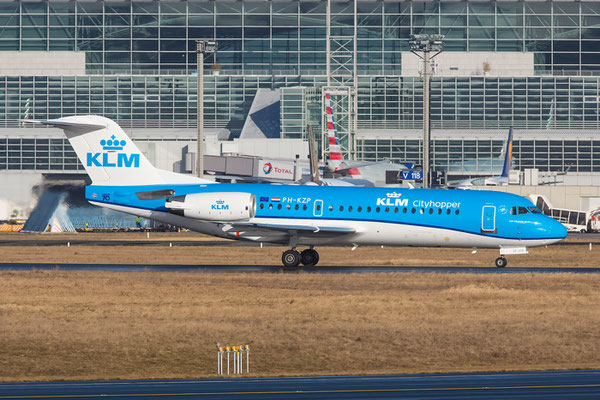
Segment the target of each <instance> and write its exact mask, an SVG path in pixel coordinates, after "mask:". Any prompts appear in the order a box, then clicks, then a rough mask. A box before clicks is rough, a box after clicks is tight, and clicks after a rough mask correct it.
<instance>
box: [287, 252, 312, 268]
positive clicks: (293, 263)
mask: <svg viewBox="0 0 600 400" xmlns="http://www.w3.org/2000/svg"><path fill="white" fill-rule="evenodd" d="M281 261H282V262H283V266H284V267H287V268H295V267H297V266H298V265H300V263H302V265H304V266H305V267H314V266H315V265H317V263H318V262H319V253H317V251H316V250H315V249H313V248H312V247H311V248H310V249H306V250H303V251H302V253H299V252H297V251H296V250H295V249H291V250H286V251H284V252H283V255H282V256H281Z"/></svg>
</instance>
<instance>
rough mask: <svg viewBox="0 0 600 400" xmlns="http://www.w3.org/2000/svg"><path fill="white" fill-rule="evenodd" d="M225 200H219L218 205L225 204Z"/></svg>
mask: <svg viewBox="0 0 600 400" xmlns="http://www.w3.org/2000/svg"><path fill="white" fill-rule="evenodd" d="M224 203H225V200H217V204H224Z"/></svg>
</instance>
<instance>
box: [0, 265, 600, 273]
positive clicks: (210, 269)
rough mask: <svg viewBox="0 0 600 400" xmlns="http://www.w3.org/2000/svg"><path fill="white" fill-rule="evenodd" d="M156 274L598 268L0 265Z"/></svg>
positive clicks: (6, 268)
mask: <svg viewBox="0 0 600 400" xmlns="http://www.w3.org/2000/svg"><path fill="white" fill-rule="evenodd" d="M31 270H61V271H121V272H135V271H157V272H195V273H232V272H290V273H296V272H306V273H320V274H359V273H375V272H385V273H394V272H396V273H399V272H420V273H438V274H439V273H442V274H457V273H469V274H531V273H554V274H556V273H572V274H599V273H600V268H577V267H572V268H537V267H531V268H525V267H514V268H511V267H507V268H496V267H427V266H425V267H377V266H359V265H356V266H326V265H324V266H318V267H316V268H303V267H297V268H285V267H283V266H281V265H181V264H177V265H176V264H153V265H145V264H67V263H0V271H31Z"/></svg>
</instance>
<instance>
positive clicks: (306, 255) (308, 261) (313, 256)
mask: <svg viewBox="0 0 600 400" xmlns="http://www.w3.org/2000/svg"><path fill="white" fill-rule="evenodd" d="M300 256H301V257H302V264H303V265H304V266H305V267H314V266H315V265H317V263H318V262H319V253H317V251H316V250H313V249H306V250H304V251H303V252H302V253H301V255H300Z"/></svg>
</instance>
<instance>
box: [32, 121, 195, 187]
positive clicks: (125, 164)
mask: <svg viewBox="0 0 600 400" xmlns="http://www.w3.org/2000/svg"><path fill="white" fill-rule="evenodd" d="M30 122H33V123H39V124H44V125H50V126H55V127H57V128H61V129H62V130H63V131H64V132H65V135H66V136H67V139H68V140H69V142H70V143H71V146H72V147H73V150H75V153H76V154H77V157H78V158H79V161H81V163H82V164H83V166H84V168H85V171H86V172H87V173H88V175H89V177H90V178H91V180H92V183H93V184H94V185H110V186H125V185H156V184H163V183H192V182H200V181H204V180H203V179H199V178H195V177H191V176H187V175H183V174H176V173H172V172H168V171H163V170H160V169H157V168H155V167H154V166H153V165H152V164H151V163H150V161H148V159H147V158H146V156H145V155H144V154H143V153H142V152H141V151H140V150H139V149H138V147H137V146H136V145H135V144H134V143H133V142H132V140H131V139H130V138H129V136H127V134H125V132H124V131H123V129H122V128H121V127H120V126H119V125H118V124H117V123H116V122H114V121H112V120H110V119H108V118H105V117H101V116H98V115H86V116H72V117H63V118H58V119H54V120H47V121H30ZM177 181H180V182H177ZM181 181H183V182H181Z"/></svg>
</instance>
